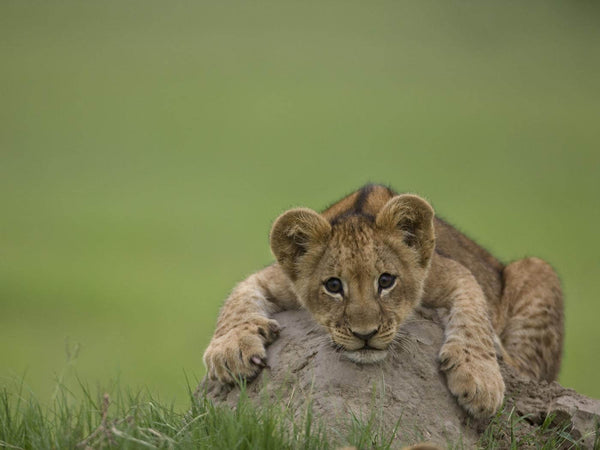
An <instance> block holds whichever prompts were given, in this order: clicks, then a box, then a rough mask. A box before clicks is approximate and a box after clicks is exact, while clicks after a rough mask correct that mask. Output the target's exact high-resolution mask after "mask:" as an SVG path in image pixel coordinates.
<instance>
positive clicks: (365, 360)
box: [343, 348, 388, 364]
mask: <svg viewBox="0 0 600 450" xmlns="http://www.w3.org/2000/svg"><path fill="white" fill-rule="evenodd" d="M343 354H344V356H345V357H346V358H348V359H349V360H350V361H354V362H355V363H359V364H373V363H376V362H379V361H383V360H384V359H385V358H386V357H387V354H388V352H387V350H377V349H373V348H368V349H367V348H363V349H360V350H346V351H344V353H343Z"/></svg>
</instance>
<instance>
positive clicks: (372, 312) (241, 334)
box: [204, 185, 563, 417]
mask: <svg viewBox="0 0 600 450" xmlns="http://www.w3.org/2000/svg"><path fill="white" fill-rule="evenodd" d="M270 242H271V249H272V251H273V254H274V255H275V258H276V259H277V262H276V263H275V264H273V265H271V266H269V267H267V268H266V269H263V270H261V271H259V272H257V273H255V274H253V275H251V276H250V277H249V278H248V279H246V280H244V281H243V282H241V283H240V284H239V285H238V286H237V287H236V288H235V289H234V290H233V292H232V293H231V295H230V296H229V298H228V299H227V301H226V302H225V305H224V306H223V308H222V310H221V312H220V315H219V319H218V323H217V329H216V331H215V334H214V337H213V338H212V340H211V342H210V344H209V346H208V348H207V349H206V352H205V353H204V363H205V364H206V367H207V369H208V376H209V378H211V379H216V380H218V381H220V382H222V383H232V382H234V380H235V379H236V378H237V377H240V376H241V377H246V378H252V377H254V376H255V375H257V374H258V372H259V371H260V370H261V369H262V367H264V366H265V363H266V359H265V358H266V352H265V346H266V345H268V344H270V343H271V342H272V341H273V340H274V339H275V338H276V337H277V335H278V333H279V326H278V324H277V322H276V321H274V320H272V319H270V318H269V317H270V315H271V314H273V313H275V312H277V311H281V310H285V309H293V308H298V307H304V308H306V309H307V310H308V311H310V312H311V314H312V316H313V317H314V319H315V320H316V321H317V322H318V323H319V324H321V325H322V326H324V327H325V328H326V329H327V330H328V331H329V334H330V335H331V340H332V343H333V345H335V346H337V347H338V348H339V349H340V350H341V351H342V352H343V353H344V354H345V355H346V356H347V357H348V358H349V359H351V360H352V361H355V362H357V363H375V362H378V361H381V360H383V359H384V358H385V357H386V355H387V352H388V348H389V346H390V345H391V344H392V343H393V342H394V337H395V336H396V334H397V333H398V329H399V327H400V326H401V325H402V323H403V322H404V321H405V320H406V319H407V317H409V316H410V314H411V313H412V312H413V311H414V309H415V307H416V306H417V305H418V304H419V303H423V304H424V305H426V306H430V307H443V308H446V309H447V311H448V314H447V323H446V325H445V340H444V344H443V345H442V348H441V349H440V353H439V361H440V369H441V370H442V371H443V372H445V374H446V379H447V383H448V388H449V389H450V391H451V392H452V394H454V395H455V396H456V397H457V400H458V402H459V403H460V404H461V405H462V406H463V407H464V408H465V409H466V410H467V411H468V412H470V413H471V414H472V415H473V416H476V417H489V416H491V415H492V414H494V413H495V412H496V411H497V409H498V408H499V407H500V405H501V404H502V400H503V397H504V381H503V379H502V376H501V374H500V368H499V366H498V361H497V357H496V355H497V353H498V354H499V356H501V357H502V358H504V359H505V360H506V361H507V362H508V364H510V365H512V366H513V367H515V368H516V369H517V370H518V371H519V372H520V373H522V374H523V375H526V376H528V377H530V378H531V379H534V380H553V379H555V378H556V376H557V374H558V370H559V366H560V359H561V353H562V342H563V303H562V293H561V288H560V283H559V280H558V277H557V275H556V274H555V272H554V271H553V270H552V268H551V267H550V266H549V265H548V264H546V263H545V262H544V261H542V260H540V259H537V258H527V259H523V260H520V261H516V262H513V263H512V264H509V265H507V266H504V265H502V264H501V263H500V262H499V261H498V260H497V259H496V258H494V257H493V256H492V255H490V254H489V253H488V252H487V251H486V250H484V249H483V248H481V247H479V246H478V245H477V244H475V243H474V242H473V241H471V240H470V239H468V238H467V237H466V236H464V235H463V234H461V233H460V232H459V231H457V230H456V229H454V228H453V227H451V226H450V225H448V224H447V223H445V222H444V221H442V220H441V219H439V218H437V217H435V215H434V212H433V209H432V207H431V206H430V205H429V204H428V203H427V202H426V201H425V200H423V199H422V198H420V197H418V196H416V195H408V194H405V195H397V194H396V193H395V192H393V191H392V190H390V189H389V188H387V187H384V186H376V185H368V186H365V187H363V188H362V189H360V190H359V191H357V192H355V193H353V194H351V195H349V196H348V197H346V198H344V199H342V200H340V201H339V202H337V203H335V204H334V205H332V206H330V207H329V208H328V209H327V210H325V211H324V212H323V213H321V214H319V213H317V212H315V211H313V210H311V209H306V208H299V209H292V210H290V211H287V212H286V213H284V214H283V215H281V216H280V217H279V218H278V219H277V220H276V221H275V223H274V225H273V228H272V230H271V235H270Z"/></svg>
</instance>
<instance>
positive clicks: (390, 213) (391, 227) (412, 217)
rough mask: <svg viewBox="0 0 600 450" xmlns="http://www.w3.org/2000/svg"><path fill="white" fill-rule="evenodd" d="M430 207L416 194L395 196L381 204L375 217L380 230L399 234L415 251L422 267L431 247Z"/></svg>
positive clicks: (432, 241) (428, 256)
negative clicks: (381, 206)
mask: <svg viewBox="0 0 600 450" xmlns="http://www.w3.org/2000/svg"><path fill="white" fill-rule="evenodd" d="M433 216H434V212H433V208H432V207H431V205H430V204H429V203H427V202H426V201H425V200H424V199H422V198H421V197H419V196H417V195H410V194H404V195H397V196H396V197H393V198H391V199H390V200H388V202H387V203H386V204H385V205H384V206H383V208H382V209H381V210H380V211H379V213H378V214H377V217H376V218H375V224H376V225H377V227H378V228H380V229H382V230H386V231H389V232H391V233H399V234H400V235H401V236H402V240H403V241H404V243H405V244H406V245H407V246H409V247H412V248H414V249H415V250H417V251H418V253H419V256H420V263H421V265H422V266H423V267H425V266H426V265H427V264H428V263H429V260H430V259H431V255H432V254H433V250H434V248H435V231H434V228H433Z"/></svg>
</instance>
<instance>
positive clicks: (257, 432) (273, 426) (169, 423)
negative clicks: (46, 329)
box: [0, 380, 600, 450]
mask: <svg viewBox="0 0 600 450" xmlns="http://www.w3.org/2000/svg"><path fill="white" fill-rule="evenodd" d="M78 384H79V386H78V389H77V391H76V392H74V391H71V390H69V389H68V388H67V387H66V386H65V385H63V384H57V389H56V391H55V395H54V396H53V398H52V400H51V401H50V402H49V403H48V404H42V403H41V402H40V401H39V399H37V398H36V397H35V395H34V394H33V393H31V392H28V391H27V389H26V387H25V384H24V383H23V381H22V380H21V381H20V382H17V381H14V382H12V383H9V384H6V385H4V386H3V387H2V388H1V389H0V448H8V449H11V448H12V449H62V448H107V447H113V448H123V449H129V448H131V449H142V448H164V449H171V448H178V449H179V448H181V449H185V448H190V449H191V448H193V449H204V448H206V449H307V450H309V449H328V448H339V447H340V446H343V445H348V446H354V447H356V448H372V449H377V450H387V449H390V448H396V447H397V446H398V444H399V443H398V442H396V441H394V437H395V436H396V430H397V426H396V427H395V428H394V429H392V430H384V429H382V428H381V425H380V421H379V420H378V417H379V415H380V414H382V411H378V410H377V408H374V409H372V411H371V413H370V414H368V415H367V416H366V417H361V418H359V417H356V416H355V415H351V416H350V417H348V420H347V426H346V427H345V428H344V431H339V430H337V429H336V430H333V429H329V430H328V429H326V428H325V427H324V426H323V425H322V424H321V423H320V421H319V418H318V417H315V416H313V414H312V411H311V409H310V405H309V406H308V408H307V409H306V411H303V412H301V414H296V412H295V411H292V410H291V409H290V408H289V407H287V406H286V403H285V402H279V403H272V404H269V403H267V402H266V401H263V402H261V403H260V404H256V403H255V402H251V401H250V400H249V399H248V397H247V396H246V395H245V391H244V389H243V388H242V394H241V395H240V397H239V400H238V402H237V404H236V406H235V407H234V408H228V407H226V406H216V405H215V404H214V403H212V402H211V401H210V400H208V399H207V398H206V397H204V396H203V395H198V396H194V394H193V388H191V387H189V382H188V387H189V388H188V407H187V408H185V409H179V408H177V407H175V406H174V405H173V404H172V403H168V402H164V401H163V400H161V399H160V398H157V397H155V396H154V395H153V394H152V393H151V392H150V391H149V390H142V391H135V390H132V389H129V388H127V387H123V386H122V385H121V384H120V383H119V382H118V381H117V382H113V383H111V384H110V385H109V386H106V387H104V388H100V387H98V388H97V389H95V390H92V389H91V388H90V387H89V386H88V385H86V384H85V383H84V382H82V381H81V380H79V383H78ZM505 417H506V412H505V411H500V412H499V413H498V415H497V416H496V417H495V418H494V419H492V421H491V423H490V425H489V427H488V428H487V430H486V431H485V432H484V433H483V435H482V437H481V440H480V442H479V444H478V448H481V449H498V448H514V449H519V448H524V446H527V448H537V449H544V450H546V449H547V450H550V449H554V448H565V449H579V448H583V445H582V441H581V440H576V439H574V438H573V437H572V436H571V435H570V434H569V432H568V429H567V428H566V427H565V426H564V425H561V424H558V425H557V424H554V423H553V420H552V417H548V418H547V419H546V421H545V422H544V423H543V424H542V425H541V426H539V427H536V428H533V429H532V427H531V426H529V425H527V424H525V421H526V420H527V418H526V417H517V416H516V415H515V414H514V411H511V412H510V413H509V414H508V420H507V419H506V418H505ZM401 420H402V418H401V417H400V418H399V419H398V424H400V422H401ZM522 426H526V428H527V432H525V433H524V432H522V431H521V430H520V427H522ZM400 440H401V441H403V443H404V444H411V443H418V442H420V441H423V439H422V438H419V437H418V436H417V435H415V436H412V437H410V438H408V439H407V438H402V437H400ZM599 444H600V441H598V437H597V438H596V442H595V444H594V445H595V447H594V448H596V447H597V446H598V445H599ZM447 448H449V449H462V448H465V446H464V444H463V443H462V442H460V441H458V442H447Z"/></svg>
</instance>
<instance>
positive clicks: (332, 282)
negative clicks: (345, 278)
mask: <svg viewBox="0 0 600 450" xmlns="http://www.w3.org/2000/svg"><path fill="white" fill-rule="evenodd" d="M325 289H327V290H328V291H329V292H331V293H332V294H341V293H342V290H343V289H344V288H343V287H342V280H340V279H339V278H330V279H328V280H327V281H326V282H325Z"/></svg>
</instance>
